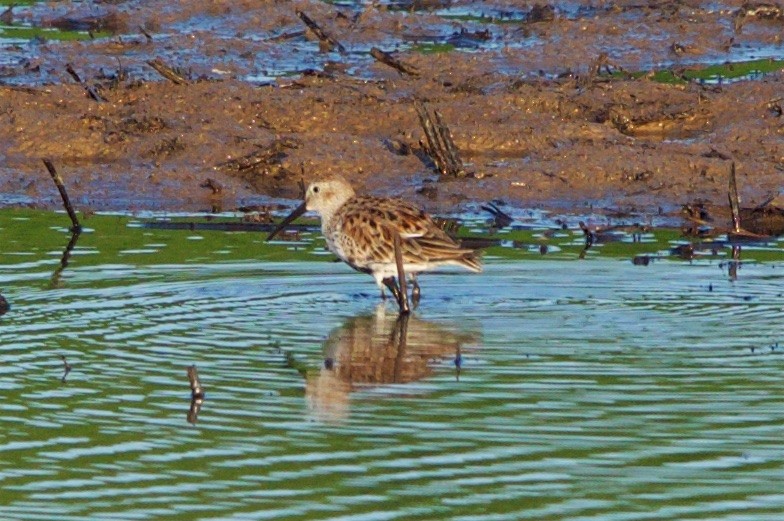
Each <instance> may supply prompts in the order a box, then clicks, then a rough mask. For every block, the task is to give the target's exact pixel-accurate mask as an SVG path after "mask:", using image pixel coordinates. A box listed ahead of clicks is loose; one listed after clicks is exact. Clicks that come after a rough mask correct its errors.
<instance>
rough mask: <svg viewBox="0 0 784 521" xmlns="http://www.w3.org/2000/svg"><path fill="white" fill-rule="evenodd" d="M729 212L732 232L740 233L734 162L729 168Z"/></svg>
mask: <svg viewBox="0 0 784 521" xmlns="http://www.w3.org/2000/svg"><path fill="white" fill-rule="evenodd" d="M728 197H729V199H730V211H731V212H732V231H733V232H735V233H740V198H739V197H738V185H737V183H736V181H735V161H733V162H732V166H731V167H730V183H729V193H728Z"/></svg>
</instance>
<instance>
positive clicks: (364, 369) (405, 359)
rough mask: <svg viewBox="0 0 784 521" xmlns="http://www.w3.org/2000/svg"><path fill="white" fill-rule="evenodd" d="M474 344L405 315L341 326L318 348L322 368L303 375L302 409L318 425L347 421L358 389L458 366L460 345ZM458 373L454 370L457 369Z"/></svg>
mask: <svg viewBox="0 0 784 521" xmlns="http://www.w3.org/2000/svg"><path fill="white" fill-rule="evenodd" d="M478 341H479V335H478V334H476V333H455V332H453V331H450V330H448V329H446V328H444V327H442V326H440V325H438V324H435V323H432V322H427V321H424V320H421V319H419V318H417V317H413V316H408V315H398V314H396V313H395V314H392V315H388V314H386V313H385V308H384V306H383V305H379V307H378V308H377V312H376V314H375V315H361V316H357V317H352V318H349V319H348V320H346V322H345V323H343V325H341V326H339V327H338V328H336V329H334V330H333V331H332V332H331V333H330V335H329V337H328V338H327V340H326V341H325V342H324V346H323V352H324V366H323V367H322V368H321V370H320V371H319V373H318V375H308V378H307V389H306V397H307V400H308V407H309V409H310V410H311V412H313V413H314V415H315V416H316V417H317V418H318V419H321V420H330V421H337V420H341V419H344V418H346V417H347V416H348V408H349V394H350V392H351V391H352V390H354V389H356V388H358V387H362V386H372V385H379V384H390V383H395V384H404V383H409V382H414V381H417V380H420V379H422V378H425V377H427V376H429V375H431V374H432V373H433V362H434V361H438V360H441V359H454V360H455V363H456V364H459V360H460V353H461V348H462V346H463V345H464V344H467V343H472V344H475V343H477V342H478ZM458 371H459V365H458Z"/></svg>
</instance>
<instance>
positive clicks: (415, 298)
mask: <svg viewBox="0 0 784 521" xmlns="http://www.w3.org/2000/svg"><path fill="white" fill-rule="evenodd" d="M421 297H422V291H421V290H420V289H419V281H418V280H417V276H416V273H412V274H411V302H412V303H413V304H414V307H415V308H416V307H417V306H419V299H420V298H421Z"/></svg>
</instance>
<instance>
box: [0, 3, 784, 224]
mask: <svg viewBox="0 0 784 521" xmlns="http://www.w3.org/2000/svg"><path fill="white" fill-rule="evenodd" d="M47 5H48V4H47ZM768 11H770V10H768ZM768 11H765V10H762V11H760V10H759V9H756V10H755V8H754V5H752V4H741V3H739V2H723V3H720V4H703V3H699V2H661V3H657V4H648V3H645V4H640V5H637V4H633V3H631V2H600V3H599V4H595V3H590V4H589V3H584V2H571V3H567V4H564V5H563V6H561V5H560V4H559V7H557V8H554V7H551V6H548V5H546V4H542V5H538V6H534V7H531V6H529V5H528V4H525V5H522V4H519V3H514V2H512V3H504V2H490V3H483V4H481V5H477V4H472V3H461V2H446V3H443V4H438V5H436V6H430V5H427V6H426V5H415V4H411V5H408V4H407V5H398V4H388V3H387V4H379V5H374V6H367V5H361V4H354V3H346V4H344V5H331V4H327V3H316V2H299V1H297V2H263V3H261V4H260V3H258V2H246V1H241V0H237V1H211V2H204V3H197V4H194V3H192V2H171V1H169V2H157V1H153V2H107V3H100V4H93V3H89V2H88V3H70V2H64V3H58V4H56V5H55V7H54V8H52V9H43V8H40V7H35V6H33V7H29V8H24V9H16V10H15V11H14V16H15V17H16V18H15V21H16V22H18V23H33V24H37V25H40V26H43V27H68V28H75V29H80V30H85V31H95V32H99V31H108V32H109V33H111V34H110V35H108V36H105V37H101V38H96V39H94V40H88V41H63V42H56V41H37V42H28V43H16V44H13V45H11V44H9V45H7V46H6V50H7V51H9V54H8V56H10V58H6V59H4V62H3V64H2V65H1V66H0V122H2V123H1V124H0V204H4V205H9V204H17V205H18V204H25V205H33V206H43V207H52V208H55V207H58V206H59V205H60V201H59V198H58V196H57V194H56V192H55V191H54V189H53V187H52V185H51V180H50V179H49V178H48V176H47V175H46V172H45V170H43V168H42V164H41V161H40V159H41V158H43V157H46V158H50V159H51V160H52V161H53V162H54V163H55V164H56V165H57V167H58V170H59V171H60V173H61V175H62V176H63V178H64V180H65V183H66V185H67V186H68V189H69V192H70V193H71V196H72V198H73V200H74V205H75V206H76V207H77V208H78V209H93V210H121V211H139V210H204V209H213V210H233V209H236V208H238V207H240V206H243V205H248V204H260V203H264V204H266V203H270V202H274V200H276V199H277V198H289V199H291V198H297V197H298V196H299V194H300V182H301V181H302V180H303V179H304V181H305V182H308V181H310V180H311V179H313V178H316V177H323V176H331V175H336V174H339V175H342V176H344V177H346V178H347V179H349V180H350V181H352V182H353V183H354V184H355V185H356V186H357V187H358V188H359V190H361V191H367V192H372V193H375V194H383V195H396V196H403V197H407V198H410V199H412V200H414V201H415V202H416V203H417V204H420V205H422V206H424V207H426V208H427V209H428V210H430V211H433V212H450V211H456V210H457V211H459V210H460V209H462V208H464V207H465V206H466V205H471V204H475V205H477V206H478V205H481V204H484V203H486V202H488V201H495V202H496V203H498V204H501V203H503V204H509V205H514V206H519V207H556V208H560V209H561V210H565V211H572V212H574V213H581V212H586V211H590V210H593V209H596V208H606V209H621V210H624V211H636V212H641V213H647V214H649V215H652V214H659V213H672V214H673V215H676V214H679V212H680V207H681V205H684V204H687V203H688V204H705V205H725V204H726V201H727V181H726V180H727V173H728V171H729V168H730V163H731V162H732V161H734V162H735V163H736V165H737V175H738V185H739V187H740V197H741V201H742V203H743V204H744V206H746V207H749V208H754V207H757V206H759V205H762V204H763V203H764V202H766V201H771V200H772V201H773V203H772V204H773V205H774V206H775V205H776V204H777V203H779V202H780V199H776V198H777V197H778V196H779V191H780V190H781V188H782V180H783V179H784V117H783V116H782V110H781V104H782V101H781V92H782V80H784V76H782V73H781V72H774V73H771V74H768V75H766V76H765V77H764V78H761V79H755V80H747V81H737V82H731V83H725V84H722V83H707V84H706V83H703V82H698V81H695V80H688V78H687V76H686V72H688V71H689V70H690V69H692V68H694V67H698V66H701V64H706V63H721V62H722V61H725V60H730V59H740V58H766V55H765V53H766V52H767V50H770V49H771V48H772V49H776V48H778V49H780V44H781V41H780V40H781V29H782V27H784V24H783V22H782V19H781V17H780V16H779V15H776V13H775V12H773V11H770V12H768ZM302 14H305V16H306V17H307V18H308V20H310V21H312V22H315V24H317V26H318V28H319V29H320V30H321V31H322V33H323V34H318V32H319V31H318V30H315V29H313V28H312V27H310V26H309V25H308V24H307V23H306V22H305V19H304V18H302V16H301V15H302ZM738 20H740V21H738ZM439 46H441V47H439ZM374 48H375V49H376V50H375V52H373V53H372V54H371V51H372V50H373V49H374ZM330 49H331V50H330ZM436 50H447V51H448V52H433V51H436ZM380 53H381V54H380ZM374 56H375V58H374ZM383 57H386V58H390V59H392V60H393V62H392V63H394V62H395V61H396V62H397V63H399V64H401V67H395V66H394V65H390V63H387V62H386V61H381V58H383ZM155 60H159V61H158V62H155V63H161V64H164V65H165V66H166V67H167V68H168V69H169V70H170V71H172V72H173V73H174V74H175V77H180V78H181V79H182V81H180V82H175V81H174V80H172V79H171V78H170V79H164V78H163V77H162V76H161V74H160V73H159V72H158V68H157V67H156V68H153V66H152V65H151V62H154V61H155ZM68 65H70V68H71V69H72V72H73V74H72V73H71V72H68ZM664 69H666V70H669V71H672V72H673V81H672V82H668V83H664V82H662V81H659V80H658V79H656V78H655V77H654V72H655V71H657V70H664ZM646 71H647V73H646ZM639 72H643V74H639ZM684 78H687V79H686V80H684ZM417 102H419V103H422V104H424V106H426V107H427V108H428V109H429V110H433V111H438V112H439V114H440V115H441V117H442V118H443V120H444V122H445V123H446V124H448V127H449V130H450V132H451V136H452V139H453V142H454V146H455V147H456V149H457V153H458V154H459V156H460V159H461V160H462V162H463V165H464V169H465V172H466V175H464V176H461V177H460V178H457V179H455V178H453V177H452V176H443V175H440V174H438V173H437V172H436V171H435V170H434V168H433V166H434V165H433V164H432V162H431V161H430V159H429V156H428V155H427V154H426V153H425V152H426V148H427V145H426V139H425V133H424V131H423V128H422V125H421V122H420V118H419V115H418V113H417V110H416V104H417Z"/></svg>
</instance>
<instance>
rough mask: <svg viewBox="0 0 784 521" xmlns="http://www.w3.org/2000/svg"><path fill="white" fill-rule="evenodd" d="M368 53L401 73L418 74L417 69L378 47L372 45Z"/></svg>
mask: <svg viewBox="0 0 784 521" xmlns="http://www.w3.org/2000/svg"><path fill="white" fill-rule="evenodd" d="M370 55H371V56H372V57H373V58H375V59H376V60H378V61H380V62H381V63H383V64H384V65H388V66H390V67H392V68H393V69H396V70H397V71H399V72H400V73H401V74H408V75H410V76H419V71H418V70H417V68H416V67H414V66H413V65H407V64H405V63H403V62H401V61H400V60H398V59H397V58H395V57H394V56H392V55H391V54H389V53H388V52H384V51H382V50H381V49H379V48H378V47H373V48H371V49H370Z"/></svg>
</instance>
